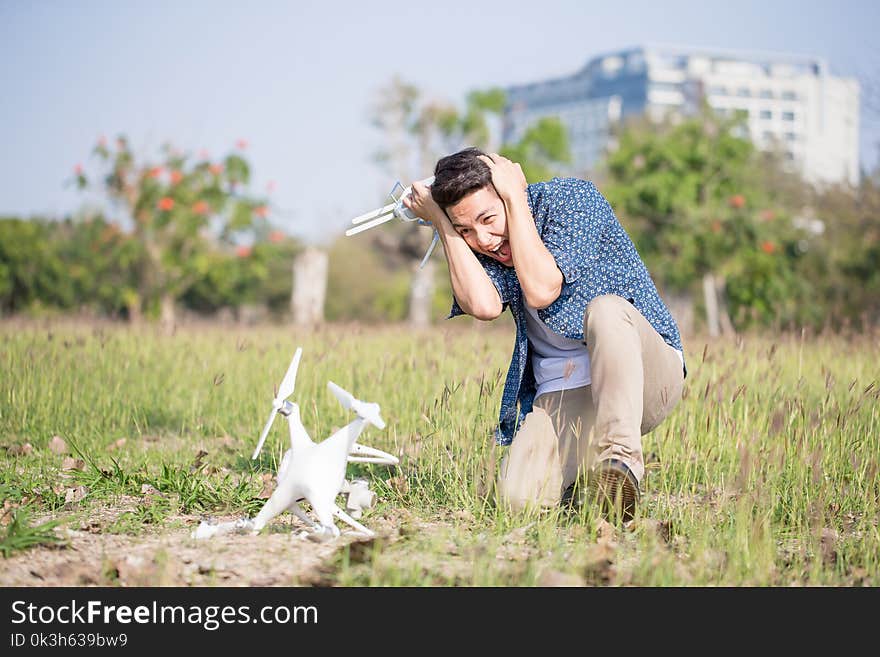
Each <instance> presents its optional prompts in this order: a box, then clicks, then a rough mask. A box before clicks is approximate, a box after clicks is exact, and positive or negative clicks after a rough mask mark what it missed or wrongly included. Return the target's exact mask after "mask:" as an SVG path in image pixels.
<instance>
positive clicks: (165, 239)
mask: <svg viewBox="0 0 880 657" xmlns="http://www.w3.org/2000/svg"><path fill="white" fill-rule="evenodd" d="M245 147H246V143H245V142H244V141H239V143H238V149H239V152H233V153H231V154H229V155H227V156H226V157H225V158H224V159H223V160H222V161H217V162H212V161H211V160H210V159H209V158H208V157H207V156H206V155H200V156H199V157H197V158H194V157H191V156H190V155H189V154H187V153H182V152H180V151H178V150H176V149H175V148H173V147H171V146H170V145H165V146H164V147H163V148H162V157H161V159H160V160H159V161H158V162H147V161H143V162H138V161H137V160H136V159H135V155H134V153H133V152H132V150H131V148H130V146H129V142H128V140H127V138H126V137H125V136H120V137H119V138H118V139H117V140H116V143H115V147H112V148H111V147H109V146H108V145H107V143H106V140H104V139H103V138H102V139H101V140H99V142H98V144H97V145H96V146H95V149H94V155H96V156H97V158H98V159H99V161H100V165H101V168H102V170H103V176H102V177H101V178H99V181H100V182H99V183H98V185H99V186H100V188H101V190H102V191H103V193H104V194H105V195H106V196H107V197H108V198H109V199H110V200H111V202H112V203H113V204H114V205H116V206H118V207H121V208H122V209H123V210H124V212H125V214H126V219H127V220H128V221H129V222H130V223H131V227H132V232H133V235H134V237H135V238H136V239H137V240H138V242H139V243H140V244H141V245H142V247H143V257H142V258H141V259H140V261H139V262H138V263H137V267H136V272H137V281H138V284H137V291H136V298H135V299H134V301H133V303H132V304H131V318H132V319H137V318H138V317H139V316H140V315H141V313H142V311H143V309H144V308H145V307H148V306H150V305H151V304H154V303H158V305H159V309H160V316H161V320H162V323H163V325H165V326H166V327H168V328H170V327H171V326H172V325H173V323H174V319H175V311H174V308H175V303H176V301H177V300H178V299H179V298H180V297H181V295H182V294H183V293H184V292H185V291H186V290H187V289H188V288H189V286H190V285H192V284H193V282H194V281H196V280H197V279H198V278H199V277H200V276H202V275H203V274H204V273H205V272H206V271H207V268H208V267H209V265H210V263H211V259H210V251H211V245H212V243H213V239H214V238H219V239H220V240H221V241H222V242H225V243H227V244H229V245H232V244H233V243H234V241H235V239H236V238H237V237H240V236H242V235H243V234H245V233H247V232H249V231H251V230H252V229H254V228H255V226H257V225H258V224H260V223H265V218H266V215H267V206H266V202H265V200H264V199H262V198H257V197H253V196H249V195H247V194H245V193H244V192H243V190H244V188H245V187H246V186H247V185H248V183H249V180H250V166H249V165H248V163H247V161H246V160H245V159H244V157H243V156H242V154H241V150H243V149H244V148H245ZM77 184H78V186H79V187H80V188H81V189H82V188H85V187H87V186H88V185H89V181H88V179H87V177H86V174H85V172H84V171H83V170H82V169H81V168H80V169H78V171H77ZM212 232H215V233H217V234H216V235H212Z"/></svg>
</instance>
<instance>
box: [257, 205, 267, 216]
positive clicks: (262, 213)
mask: <svg viewBox="0 0 880 657" xmlns="http://www.w3.org/2000/svg"><path fill="white" fill-rule="evenodd" d="M254 214H255V215H257V216H258V217H265V216H266V215H267V214H269V208H267V207H266V206H265V205H258V206H257V207H255V208H254Z"/></svg>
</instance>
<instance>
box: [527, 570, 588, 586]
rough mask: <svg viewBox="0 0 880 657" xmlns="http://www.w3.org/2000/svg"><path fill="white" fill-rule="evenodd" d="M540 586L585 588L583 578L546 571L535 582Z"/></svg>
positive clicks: (556, 571) (555, 571)
mask: <svg viewBox="0 0 880 657" xmlns="http://www.w3.org/2000/svg"><path fill="white" fill-rule="evenodd" d="M535 583H536V584H537V585H538V586H583V585H584V580H583V578H582V577H578V576H577V575H572V574H571V573H562V572H560V571H558V570H545V571H543V572H542V573H541V574H540V575H539V576H538V581H537V582H535Z"/></svg>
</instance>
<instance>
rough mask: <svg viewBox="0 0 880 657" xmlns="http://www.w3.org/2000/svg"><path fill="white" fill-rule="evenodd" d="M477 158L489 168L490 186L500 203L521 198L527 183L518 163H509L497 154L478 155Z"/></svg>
mask: <svg viewBox="0 0 880 657" xmlns="http://www.w3.org/2000/svg"><path fill="white" fill-rule="evenodd" d="M479 158H480V159H481V160H482V161H483V162H485V163H486V166H487V167H489V171H491V173H492V185H494V187H495V191H496V192H497V193H498V196H499V197H500V198H501V200H502V201H511V200H514V199H516V200H518V199H520V198H522V196H523V194H524V192H525V190H526V187H527V186H528V183H527V182H526V176H525V174H524V173H523V170H522V167H521V166H520V165H519V163H517V162H511V161H510V160H508V159H507V158H506V157H503V156H501V155H498V153H491V154H490V155H480V156H479Z"/></svg>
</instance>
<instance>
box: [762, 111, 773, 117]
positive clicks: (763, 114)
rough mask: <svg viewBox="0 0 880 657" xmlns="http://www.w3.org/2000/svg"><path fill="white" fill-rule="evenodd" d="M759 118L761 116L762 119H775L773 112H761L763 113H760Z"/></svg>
mask: <svg viewBox="0 0 880 657" xmlns="http://www.w3.org/2000/svg"><path fill="white" fill-rule="evenodd" d="M759 116H760V117H761V118H762V119H772V118H773V112H771V111H770V110H761V113H760V115H759Z"/></svg>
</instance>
